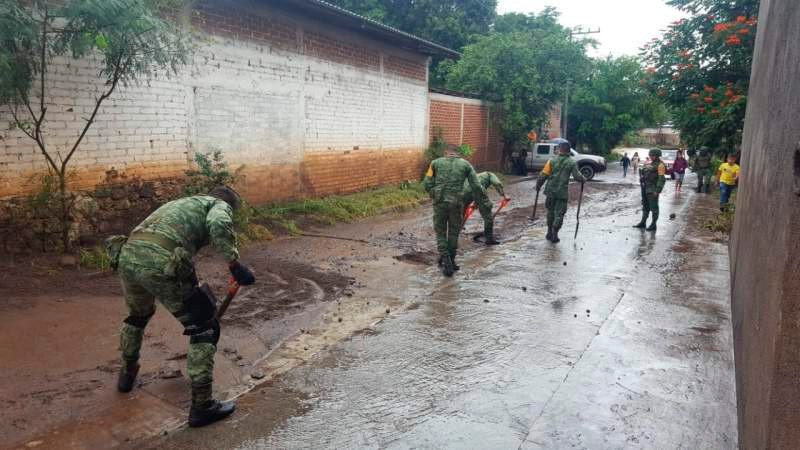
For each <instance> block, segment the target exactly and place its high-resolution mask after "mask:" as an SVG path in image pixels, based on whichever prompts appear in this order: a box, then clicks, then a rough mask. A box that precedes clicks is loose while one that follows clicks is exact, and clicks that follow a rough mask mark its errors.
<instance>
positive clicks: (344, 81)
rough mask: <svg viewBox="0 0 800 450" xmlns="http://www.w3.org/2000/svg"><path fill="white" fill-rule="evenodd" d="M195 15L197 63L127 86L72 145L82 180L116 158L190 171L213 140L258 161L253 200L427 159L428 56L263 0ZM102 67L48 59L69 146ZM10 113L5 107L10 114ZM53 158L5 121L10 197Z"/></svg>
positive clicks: (400, 170) (118, 165) (325, 189)
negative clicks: (330, 164)
mask: <svg viewBox="0 0 800 450" xmlns="http://www.w3.org/2000/svg"><path fill="white" fill-rule="evenodd" d="M190 17H191V21H192V23H193V25H194V26H195V28H196V30H197V32H198V35H197V44H198V48H197V51H196V53H195V54H194V57H193V61H192V62H191V64H190V65H189V66H187V67H184V68H182V70H181V71H180V73H179V74H178V75H177V76H172V77H167V76H166V75H165V74H161V75H160V76H159V77H158V78H157V79H155V80H153V81H152V82H150V83H148V84H144V85H141V86H130V87H128V88H121V89H119V90H118V91H117V92H115V93H114V95H113V96H112V97H111V98H110V99H109V100H108V101H107V102H106V103H105V104H104V106H103V107H102V108H101V111H100V113H99V115H98V119H97V121H96V123H95V124H94V125H93V126H92V128H91V129H90V130H89V133H88V135H87V137H86V139H85V140H84V141H83V143H82V145H81V147H80V149H79V150H78V152H77V153H76V154H75V156H74V157H73V161H72V163H71V164H72V167H73V168H74V169H75V173H74V176H73V177H71V184H70V187H71V188H72V189H73V190H92V189H94V187H95V186H97V185H98V184H101V183H104V182H105V178H106V172H107V171H109V170H114V171H116V172H118V173H119V174H121V175H123V176H126V177H128V178H129V179H134V178H138V179H142V180H159V179H163V178H167V179H169V178H172V177H175V176H179V175H181V174H182V173H183V172H184V171H185V170H186V169H187V168H189V167H190V166H191V164H192V161H193V156H194V154H195V153H196V152H206V151H208V150H210V149H212V148H219V149H221V150H222V151H223V153H224V155H225V156H226V159H227V161H228V162H230V163H231V164H232V165H239V164H244V165H245V166H246V169H245V175H246V178H245V182H244V183H243V184H242V186H239V188H240V192H242V194H243V195H244V196H245V197H246V198H247V199H248V200H250V201H251V202H254V203H264V202H270V201H274V200H283V199H291V198H299V197H303V196H307V195H324V194H328V193H334V192H345V191H352V190H354V189H356V188H357V187H363V186H374V185H378V184H384V183H390V182H393V181H401V179H402V178H403V177H405V176H406V174H408V173H412V172H414V173H415V172H416V170H417V165H418V164H419V161H420V159H421V155H422V152H423V151H424V149H425V147H426V146H427V140H428V139H427V136H428V128H427V125H428V124H427V117H428V99H427V74H428V72H427V70H428V57H427V56H426V55H422V54H418V53H414V52H410V51H406V50H403V49H401V48H399V47H395V46H392V45H391V44H387V43H383V42H379V41H376V40H375V39H372V38H370V37H368V36H366V35H363V34H360V33H357V32H353V31H350V30H349V29H345V28H339V27H336V26H334V25H332V24H330V23H323V22H321V21H317V20H315V19H314V18H313V17H308V16H303V15H299V14H296V13H292V12H289V10H286V11H284V10H282V9H281V8H278V7H277V6H275V5H272V6H267V5H265V3H264V2H260V1H256V0H236V1H234V2H223V1H221V0H204V1H201V2H198V3H197V4H196V6H195V10H194V11H192V12H191V13H190ZM97 71H98V61H95V60H93V59H91V58H87V59H82V60H72V59H69V58H64V59H60V60H57V61H55V63H54V65H53V66H52V68H51V70H50V71H49V72H48V77H47V79H46V82H47V86H48V98H46V103H47V105H48V113H47V116H48V121H47V122H46V128H45V133H46V139H47V142H48V144H49V145H50V146H51V148H52V149H54V150H56V151H62V152H63V151H64V150H65V149H66V148H68V146H69V145H70V144H71V143H72V142H73V141H74V138H75V136H77V134H78V133H79V130H80V128H81V126H82V123H83V121H82V119H81V118H82V117H85V116H86V115H87V114H88V112H89V111H90V110H91V108H92V106H93V98H94V96H95V95H96V94H97V92H99V91H100V90H101V89H102V85H101V84H100V83H99V80H98V79H97V77H96V75H97ZM10 120H11V117H10V114H9V112H8V111H1V110H0V123H8V122H9V121H10ZM415 153H416V154H418V155H419V156H418V157H417V156H414V154H415ZM320 161H326V162H331V161H335V162H336V163H341V164H343V166H342V168H343V169H344V168H345V167H346V168H347V172H344V170H336V167H330V168H325V170H322V169H321V168H320ZM355 166H358V168H359V169H364V170H367V169H368V170H369V171H370V172H371V173H375V175H374V176H371V177H370V178H369V180H371V183H367V184H365V183H364V182H361V181H359V182H350V181H351V180H349V179H348V177H359V176H360V174H361V172H360V171H359V170H352V169H353V167H355ZM43 170H44V164H43V158H42V156H41V154H40V153H39V152H38V150H37V149H36V148H35V146H34V144H33V142H32V141H31V140H30V139H29V138H27V137H26V136H24V135H23V134H22V133H21V132H19V131H7V130H5V129H4V130H3V131H0V198H8V197H12V196H16V195H24V194H28V193H31V192H35V190H36V189H37V187H38V186H37V183H36V181H35V180H36V179H37V178H38V177H39V175H40V174H41V173H42V172H43ZM343 173H344V175H343ZM276 180H278V181H277V182H276ZM342 180H346V181H348V183H344V184H343V183H342V182H341V181H342Z"/></svg>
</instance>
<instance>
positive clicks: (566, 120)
mask: <svg viewBox="0 0 800 450" xmlns="http://www.w3.org/2000/svg"><path fill="white" fill-rule="evenodd" d="M599 32H600V28H597V29H596V30H592V29H591V28H589V29H588V30H584V29H583V26H581V25H578V26H576V27H573V28H572V29H571V30H569V40H570V42H572V36H580V35H587V34H597V33H599ZM569 82H570V80H569V78H568V79H567V83H566V86H565V88H564V108H563V113H564V120H563V121H562V122H561V125H562V127H563V129H564V132H563V133H562V135H561V137H563V138H564V139H567V131H568V129H567V125H568V123H569Z"/></svg>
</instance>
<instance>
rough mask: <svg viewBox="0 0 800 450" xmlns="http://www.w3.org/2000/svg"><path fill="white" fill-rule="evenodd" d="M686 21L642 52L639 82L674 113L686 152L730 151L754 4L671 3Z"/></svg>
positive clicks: (719, 0)
mask: <svg viewBox="0 0 800 450" xmlns="http://www.w3.org/2000/svg"><path fill="white" fill-rule="evenodd" d="M667 3H669V4H670V5H673V6H675V7H677V8H679V9H681V10H682V11H685V12H687V13H689V14H690V15H691V16H690V17H689V18H687V19H682V20H679V21H676V22H673V23H672V24H671V25H670V26H669V28H668V29H667V30H666V32H665V33H664V34H663V36H661V37H658V38H655V39H653V40H652V41H651V42H649V43H648V44H647V45H645V47H644V48H643V49H642V51H643V53H642V54H643V57H644V60H645V62H646V64H647V65H648V66H649V67H647V69H646V75H647V78H646V80H645V81H644V83H646V84H647V85H649V86H650V88H651V89H652V90H653V92H655V93H656V94H657V95H658V96H659V97H661V98H662V99H664V100H665V101H666V102H667V103H668V104H669V105H670V106H671V107H672V110H673V111H674V117H673V119H674V123H675V125H676V126H677V127H678V128H679V129H680V130H681V136H682V139H683V140H684V141H685V142H686V143H687V144H689V146H691V147H699V146H709V147H711V148H715V149H720V150H727V151H734V149H735V148H736V147H737V146H738V145H739V143H740V142H741V133H742V128H743V124H744V113H745V109H746V102H747V97H746V93H747V90H748V87H749V81H750V68H751V65H752V55H753V48H754V43H755V34H756V25H757V23H758V20H757V15H758V7H759V1H758V0H670V1H668V2H667Z"/></svg>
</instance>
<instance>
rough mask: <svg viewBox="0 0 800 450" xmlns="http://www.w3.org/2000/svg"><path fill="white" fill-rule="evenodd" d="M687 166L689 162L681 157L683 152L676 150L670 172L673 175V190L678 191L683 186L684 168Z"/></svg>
mask: <svg viewBox="0 0 800 450" xmlns="http://www.w3.org/2000/svg"><path fill="white" fill-rule="evenodd" d="M687 167H689V162H688V161H686V158H684V157H683V152H682V151H680V150H679V151H678V156H676V157H675V162H674V163H673V164H672V173H673V174H674V175H675V192H676V193H680V192H681V187H682V186H683V178H684V176H686V168H687Z"/></svg>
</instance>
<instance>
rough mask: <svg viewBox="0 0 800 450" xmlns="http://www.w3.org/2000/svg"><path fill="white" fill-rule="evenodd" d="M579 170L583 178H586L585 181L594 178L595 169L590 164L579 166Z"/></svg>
mask: <svg viewBox="0 0 800 450" xmlns="http://www.w3.org/2000/svg"><path fill="white" fill-rule="evenodd" d="M579 170H580V171H581V175H583V178H586V180H587V181H588V180H591V179H592V178H594V174H595V170H594V167H592V165H591V164H584V165H582V166H581V167H580V169H579Z"/></svg>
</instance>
